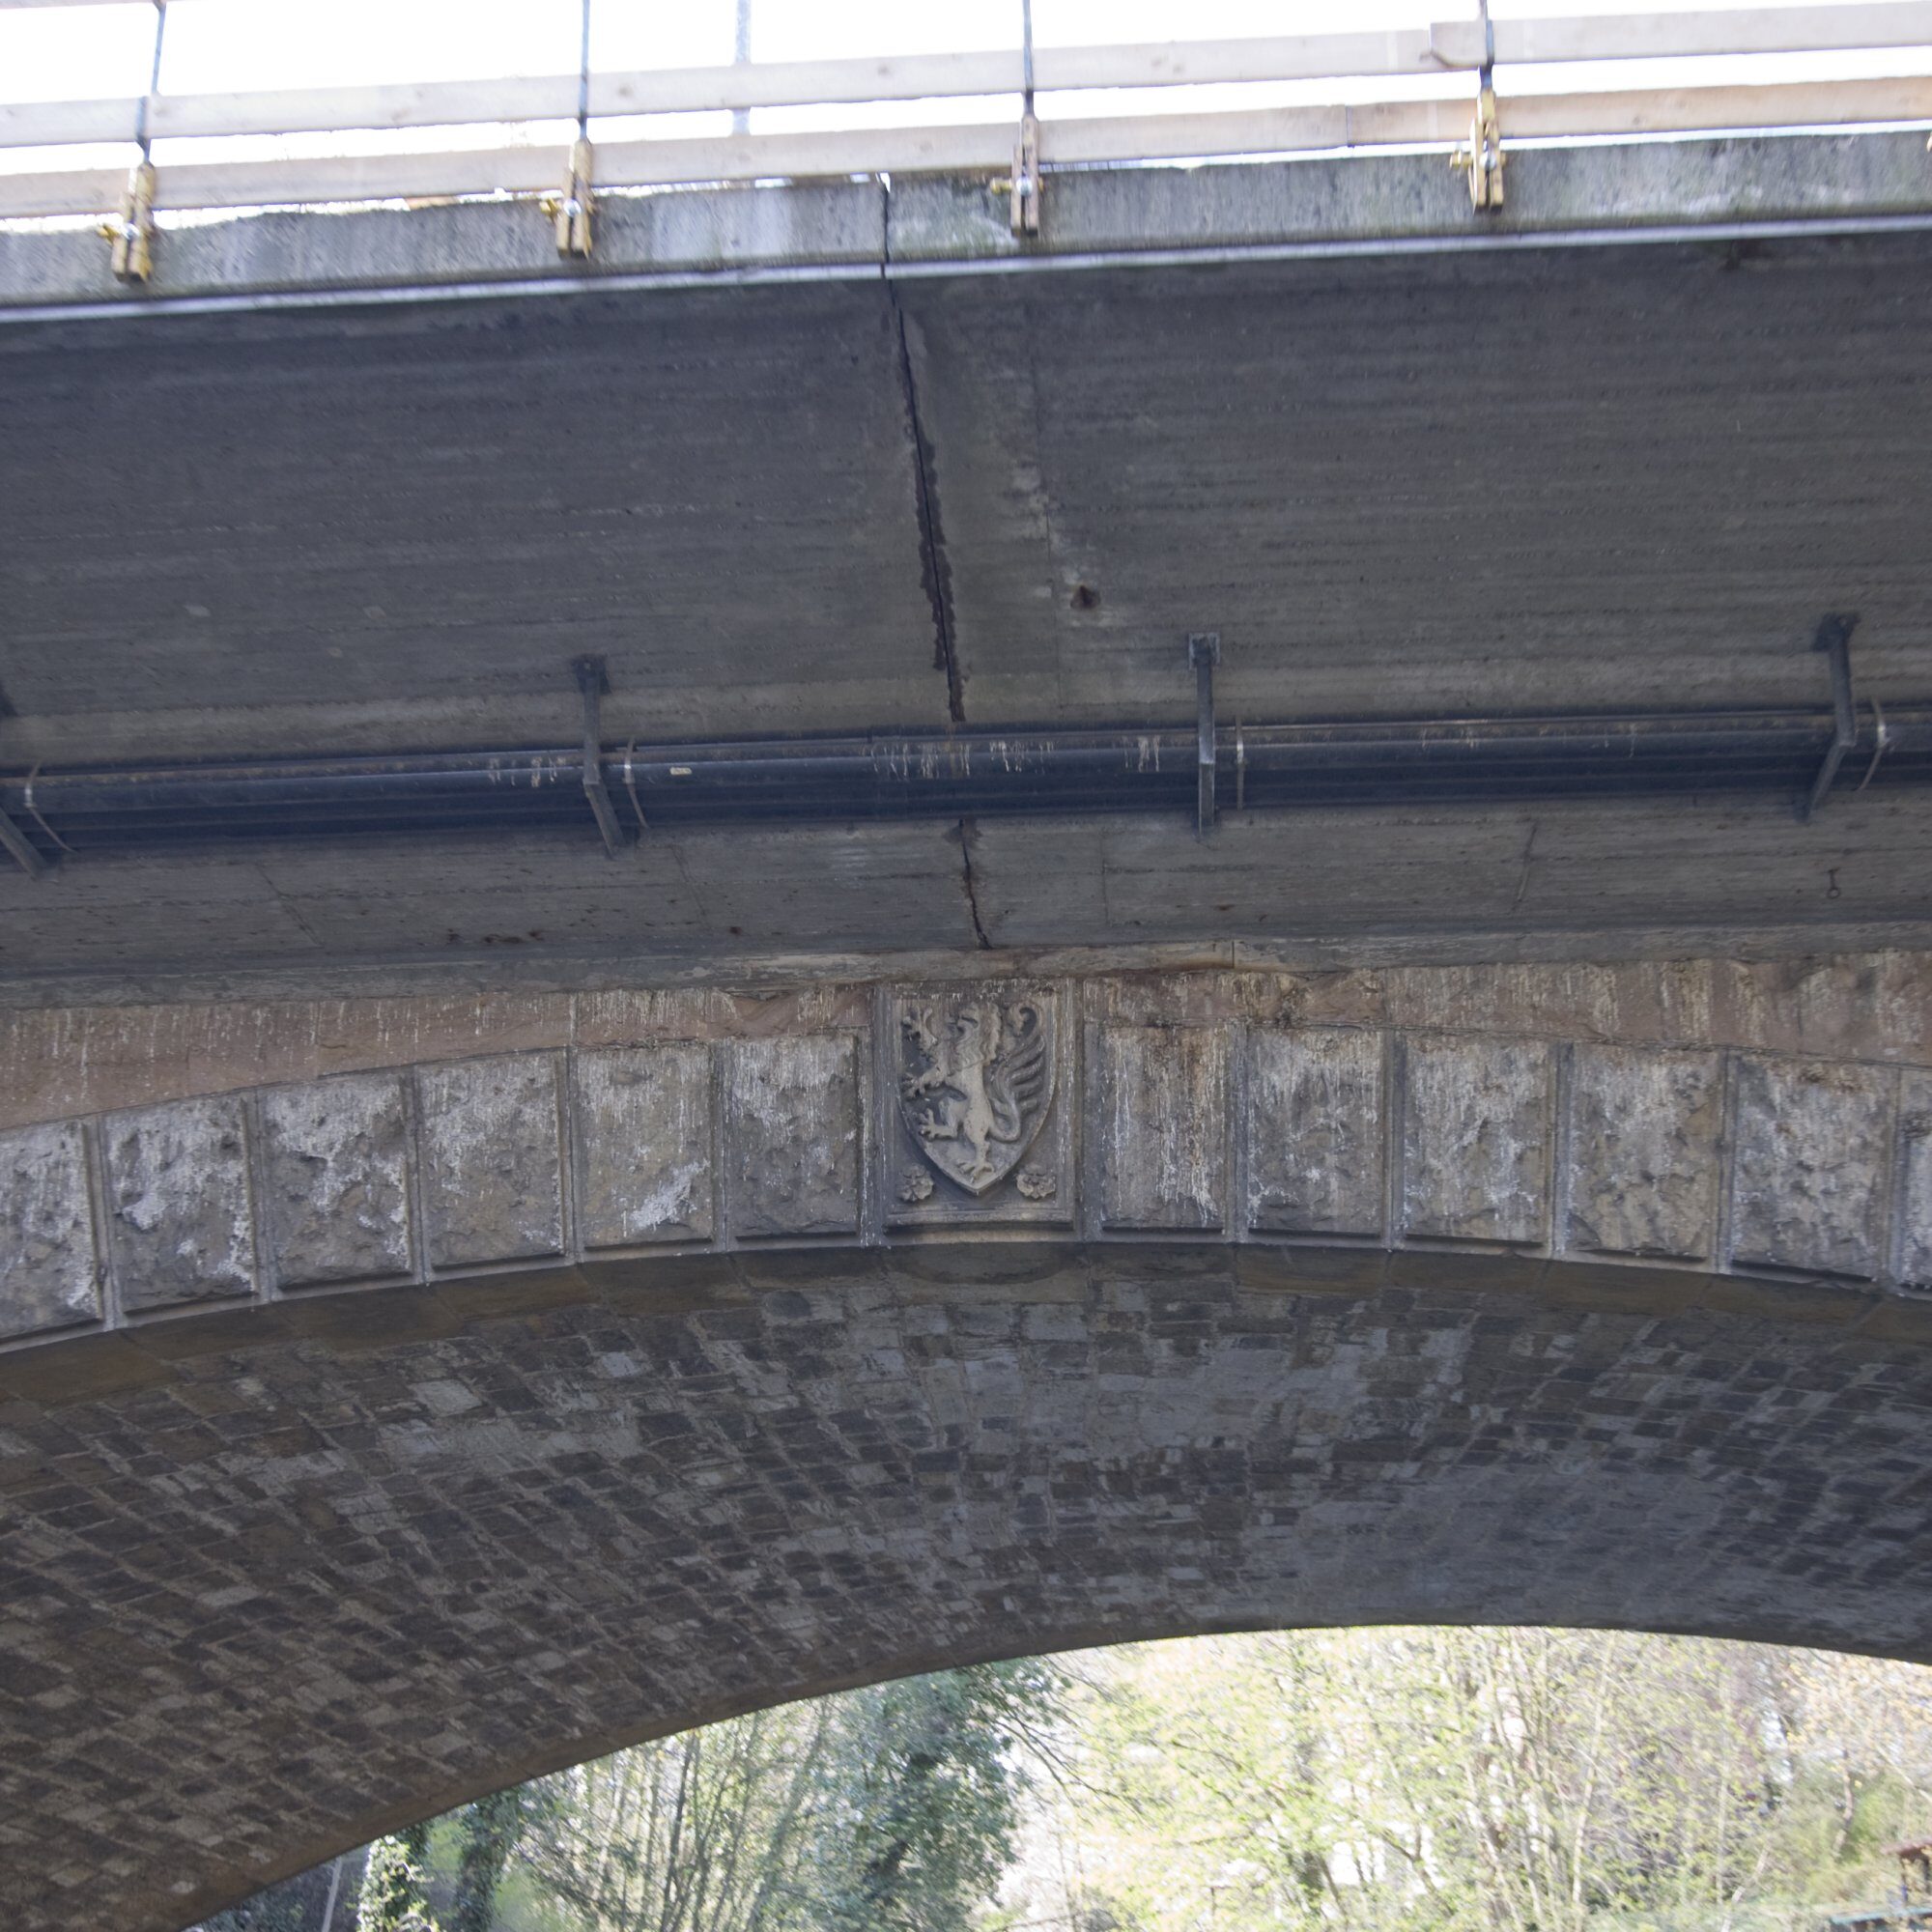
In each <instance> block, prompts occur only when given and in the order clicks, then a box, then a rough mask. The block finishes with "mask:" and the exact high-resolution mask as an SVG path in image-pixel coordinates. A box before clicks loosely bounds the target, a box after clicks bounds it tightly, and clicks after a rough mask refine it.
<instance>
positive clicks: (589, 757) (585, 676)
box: [570, 658, 631, 859]
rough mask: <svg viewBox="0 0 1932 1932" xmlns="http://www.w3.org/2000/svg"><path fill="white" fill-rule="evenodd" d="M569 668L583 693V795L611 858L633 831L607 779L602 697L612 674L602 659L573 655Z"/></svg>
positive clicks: (608, 688)
mask: <svg viewBox="0 0 1932 1932" xmlns="http://www.w3.org/2000/svg"><path fill="white" fill-rule="evenodd" d="M570 668H571V669H572V670H573V671H575V672H576V673H577V688H578V690H579V691H580V692H581V693H582V696H583V796H584V797H585V798H586V799H588V800H589V802H590V810H591V812H592V814H593V815H594V816H595V818H596V820H597V830H598V831H599V832H600V833H602V834H603V836H604V849H605V851H607V852H608V853H609V854H610V855H611V858H613V859H614V858H615V857H616V856H617V854H618V853H619V852H620V851H621V850H622V849H623V848H624V847H625V846H626V845H628V844H629V843H630V842H631V836H630V834H629V833H628V832H627V831H626V830H625V829H624V826H623V823H622V822H621V821H620V820H619V818H618V816H617V809H616V807H615V806H614V805H612V804H611V791H610V787H609V786H608V785H606V784H605V782H604V741H603V731H602V710H603V705H602V699H603V697H604V694H605V693H606V692H608V691H609V690H610V689H611V678H610V673H609V672H608V671H607V670H606V669H605V667H604V660H603V659H602V658H572V659H571V661H570Z"/></svg>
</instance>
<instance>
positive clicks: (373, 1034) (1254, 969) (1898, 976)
mask: <svg viewBox="0 0 1932 1932" xmlns="http://www.w3.org/2000/svg"><path fill="white" fill-rule="evenodd" d="M1208 951H1209V956H1210V959H1211V957H1212V950H1208ZM833 963H836V964H839V965H842V966H844V967H845V968H846V969H847V970H848V971H849V972H850V973H852V974H854V975H856V976H857V977H856V978H846V977H840V976H839V975H838V974H837V973H834V972H831V971H827V970H825V967H826V962H819V964H820V967H821V972H822V974H823V977H820V978H817V979H814V980H806V981H804V982H802V983H800V982H797V981H796V980H794V981H793V982H792V983H786V982H785V980H783V979H782V978H780V979H778V980H774V978H773V977H772V975H771V974H770V973H767V974H765V975H761V976H754V977H752V978H749V979H747V980H730V979H725V978H724V977H723V975H722V974H721V975H719V976H717V980H714V981H713V982H707V983H698V984H688V985H670V986H639V985H618V986H612V987H609V988H607V989H604V990H601V991H594V992H582V993H574V994H561V993H546V994H528V993H519V992H514V991H469V992H464V993H460V994H458V993H440V994H433V995H424V996H421V997H417V998H382V999H378V998H363V999H356V998H342V997H331V998H327V999H317V1000H289V1001H258V1000H234V999H230V1000H221V1001H209V1002H198V1003H185V1002H171V1003H168V1004H165V1005H145V1006H122V1005H113V1006H48V1007H39V1008H25V1007H11V1008H10V1007H5V1006H0V1128H6V1127H14V1126H24V1125H29V1124H33V1123H35V1122H52V1121H59V1120H62V1119H64V1118H66V1117H68V1116H71V1115H81V1114H97V1113H115V1112H120V1111H125V1110H127V1109H129V1108H135V1107H142V1106H147V1105H149V1104H151V1103H153V1102H155V1101H157V1100H174V1099H186V1098H191V1097H194V1096H196V1095H201V1094H223V1093H228V1092H231V1091H234V1090H238V1089H241V1088H244V1087H249V1086H253V1085H257V1084H261V1083H269V1084H272V1085H283V1084H298V1083H302V1082H307V1081H315V1080H321V1079H323V1078H324V1077H326V1076H327V1075H331V1074H339V1073H351V1072H358V1071H364V1070H368V1069H372V1068H380V1067H392V1066H405V1065H414V1064H418V1063H429V1062H440V1061H454V1060H473V1059H478V1058H481V1057H484V1056H486V1055H491V1054H499V1053H516V1052H521V1051H526V1050H530V1049H536V1048H549V1049H563V1048H571V1049H574V1050H575V1051H576V1053H577V1055H578V1059H579V1063H580V1069H582V1066H583V1065H595V1064H597V1063H596V1061H595V1059H594V1054H595V1050H596V1049H599V1048H605V1047H631V1046H638V1045H642V1044H646V1043H648V1044H652V1045H659V1046H662V1045H663V1044H665V1043H667V1042H674V1041H680V1040H717V1039H741V1038H743V1039H755V1038H765V1037H772V1036H774V1035H778V1034H794V1033H796V1034H822V1033H827V1032H831V1033H840V1032H846V1033H850V1032H856V1031H859V1030H861V1029H862V1028H865V1027H867V1026H870V1025H871V1024H873V1023H874V1022H873V1016H872V1000H873V992H872V989H871V988H869V987H868V986H867V984H865V983H864V980H865V979H867V978H868V977H869V976H870V975H871V974H876V973H877V972H878V971H879V962H877V961H872V962H859V961H851V960H846V961H840V962H833ZM1012 966H1013V962H1012V961H1011V959H1010V958H1003V957H1001V956H999V955H993V954H971V953H969V954H966V955H964V956H961V955H957V954H950V955H949V954H926V955H923V956H922V957H921V958H920V959H919V960H918V961H917V975H916V977H915V978H914V979H913V980H911V981H910V983H913V984H923V985H934V984H941V985H947V986H958V987H973V986H979V985H983V984H986V983H989V982H991V983H999V982H1001V981H1003V980H1007V979H1008V978H1009V975H1010V974H1011V972H1012ZM793 970H794V973H795V971H796V967H794V969H793ZM1038 970H1040V971H1041V972H1043V973H1044V974H1045V975H1046V976H1047V977H1049V978H1053V977H1065V975H1068V974H1078V975H1080V976H1082V977H1083V978H1084V980H1085V981H1086V982H1087V984H1088V986H1089V988H1090V991H1089V993H1088V994H1087V996H1086V997H1088V998H1089V999H1090V1000H1091V1001H1093V1002H1094V1010H1095V1011H1097V1012H1098V1013H1099V1014H1101V1015H1103V1016H1105V1017H1107V1018H1111V1019H1116V1020H1118V1021H1120V1022H1122V1023H1123V1024H1130V1025H1141V1026H1157V1025H1163V1024H1165V1025H1174V1024H1188V1025H1194V1026H1207V1025H1223V1024H1227V1023H1230V1022H1234V1021H1240V1022H1244V1023H1246V1024H1248V1025H1250V1026H1254V1027H1263V1028H1267V1029H1276V1028H1294V1027H1311V1028H1332V1029H1345V1030H1346V1029H1382V1028H1390V1027H1394V1028H1407V1029H1414V1030H1420V1031H1431V1032H1448V1033H1456V1034H1464V1035H1501V1036H1505V1037H1547V1038H1570V1039H1577V1040H1582V1041H1592V1042H1597V1043H1600V1044H1605V1045H1612V1046H1614V1045H1626V1046H1651V1047H1663V1048H1686V1049H1697V1048H1704V1047H1736V1048H1739V1049H1742V1050H1745V1051H1748V1052H1756V1053H1765V1054H1773V1055H1780V1056H1783V1055H1795V1056H1799V1057H1801V1058H1808V1059H1816V1060H1841V1061H1860V1062H1871V1063H1875V1064H1882V1065H1900V1066H1916V1067H1924V1068H1932V955H1928V954H1926V953H1924V952H1906V951H1891V952H1868V953H1861V952H1825V953H1818V954H1814V955H1812V956H1810V957H1805V958H1796V959H1785V958H1769V959H1738V958H1719V957H1712V956H1709V955H1699V954H1679V955H1677V956H1674V957H1670V958H1664V959H1644V958H1634V959H1615V958H1600V959H1591V960H1582V961H1577V962H1576V963H1571V964H1550V963H1544V962H1537V961H1523V960H1506V961H1500V962H1495V961H1492V962H1488V963H1485V964H1482V965H1467V966H1463V965H1450V966H1444V965H1393V966H1375V967H1372V966H1365V965H1358V966H1353V967H1341V968H1333V969H1326V970H1324V969H1319V968H1315V969H1307V970H1302V971H1295V972H1284V971H1280V970H1276V969H1271V968H1269V967H1267V966H1265V965H1264V963H1262V962H1261V961H1259V960H1255V961H1251V962H1250V963H1248V964H1246V965H1245V966H1243V965H1240V964H1238V963H1223V964H1222V965H1220V966H1219V968H1218V969H1216V968H1215V967H1213V966H1211V965H1209V964H1207V963H1205V962H1203V961H1202V960H1200V959H1198V958H1197V959H1195V960H1194V961H1192V962H1185V961H1180V960H1176V959H1174V958H1172V957H1166V958H1164V957H1163V955H1162V953H1161V952H1160V951H1159V950H1157V949H1145V948H1143V949H1136V950H1122V951H1121V952H1115V953H1112V954H1108V953H1104V952H1093V953H1088V952H1080V953H1067V954H1065V955H1059V956H1049V957H1048V959H1047V960H1046V961H1045V962H1044V963H1043V965H1042V966H1041V967H1040V968H1039V969H1038ZM887 983H892V982H890V981H888V982H887ZM1329 1037H1330V1038H1331V1039H1334V1040H1337V1041H1341V1040H1346V1038H1347V1037H1348V1035H1347V1033H1346V1032H1343V1033H1338V1034H1335V1035H1331V1036H1329ZM1335 1050H1337V1051H1340V1050H1342V1049H1341V1047H1340V1046H1339V1045H1337V1046H1336V1048H1335ZM1671 1064H1672V1063H1671V1062H1670V1061H1669V1060H1668V1058H1667V1056H1666V1057H1665V1058H1664V1059H1663V1061H1662V1065H1671ZM580 1077H582V1073H581V1072H580ZM1067 1078H1068V1084H1069V1085H1070V1076H1067ZM1329 1091H1330V1090H1327V1089H1321V1090H1313V1089H1311V1090H1309V1093H1310V1104H1314V1101H1315V1099H1317V1098H1322V1097H1324V1096H1325V1095H1326V1094H1327V1093H1328V1092H1329ZM1255 1092H1256V1094H1257V1095H1259V1094H1262V1093H1263V1092H1264V1089H1262V1088H1261V1087H1257V1088H1256V1090H1255ZM1348 1094H1349V1096H1350V1097H1349V1112H1350V1115H1351V1116H1352V1115H1354V1114H1355V1113H1356V1109H1357V1107H1358V1106H1366V1104H1367V1097H1366V1092H1365V1089H1364V1088H1363V1086H1362V1085H1361V1083H1359V1082H1357V1083H1355V1084H1354V1085H1353V1086H1351V1087H1350V1089H1348ZM1917 1104H1918V1111H1919V1112H1921V1113H1924V1112H1925V1111H1926V1110H1927V1108H1928V1107H1932V1096H1927V1097H1926V1098H1924V1099H1921V1100H1920V1101H1919V1102H1918V1103H1917ZM592 1111H594V1108H593V1110H592ZM1617 1112H1618V1114H1619V1116H1620V1117H1621V1118H1622V1119H1623V1121H1624V1122H1625V1123H1626V1129H1628V1128H1629V1127H1630V1126H1631V1125H1633V1124H1634V1122H1636V1120H1637V1118H1638V1116H1639V1114H1640V1113H1641V1112H1642V1109H1641V1107H1640V1104H1639V1098H1638V1096H1637V1095H1635V1094H1633V1093H1631V1092H1629V1091H1628V1090H1626V1093H1625V1096H1624V1098H1623V1099H1622V1100H1621V1101H1620V1102H1619V1104H1618V1108H1617ZM1927 1117H1928V1118H1932V1114H1928V1116H1927ZM684 1131H685V1130H684V1127H683V1125H682V1124H671V1123H668V1124H667V1126H666V1129H665V1133H666V1138H668V1139H671V1140H681V1139H682V1138H683V1136H684ZM1255 1134H1256V1138H1257V1142H1258V1143H1259V1141H1260V1139H1261V1138H1262V1127H1261V1124H1260V1122H1257V1125H1256V1128H1255ZM1661 1171H1662V1170H1660V1172H1661Z"/></svg>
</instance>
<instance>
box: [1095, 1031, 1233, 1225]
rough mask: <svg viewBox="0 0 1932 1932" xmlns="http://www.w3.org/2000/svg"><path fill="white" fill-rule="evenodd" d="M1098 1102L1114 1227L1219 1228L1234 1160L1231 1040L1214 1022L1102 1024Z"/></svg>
mask: <svg viewBox="0 0 1932 1932" xmlns="http://www.w3.org/2000/svg"><path fill="white" fill-rule="evenodd" d="M1098 1048H1099V1050H1098V1053H1097V1055H1096V1065H1095V1073H1096V1075H1097V1077H1098V1082H1099V1091H1098V1094H1097V1095H1096V1102H1095V1106H1094V1131H1095V1133H1096V1134H1097V1136H1098V1139H1099V1170H1100V1211H1101V1214H1102V1216H1103V1217H1104V1219H1105V1223H1106V1225H1107V1226H1108V1227H1109V1228H1218V1227H1220V1226H1221V1224H1222V1219H1223V1215H1224V1213H1225V1208H1224V1203H1225V1201H1226V1199H1227V1179H1228V1176H1227V1168H1228V1041H1227V1036H1226V1034H1225V1033H1223V1032H1222V1031H1221V1030H1220V1029H1218V1028H1211V1029H1210V1028H1207V1027H1137V1026H1106V1027H1102V1028H1100V1030H1099V1042H1098Z"/></svg>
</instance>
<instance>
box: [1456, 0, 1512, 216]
mask: <svg viewBox="0 0 1932 1932" xmlns="http://www.w3.org/2000/svg"><path fill="white" fill-rule="evenodd" d="M1477 4H1478V6H1479V8H1480V9H1481V17H1482V27H1483V64H1482V66H1481V67H1480V68H1478V69H1477V71H1476V115H1475V119H1474V120H1473V121H1471V122H1470V124H1469V145H1468V146H1467V147H1466V148H1458V149H1457V150H1456V152H1455V153H1454V154H1453V155H1451V156H1449V165H1450V166H1451V167H1453V168H1455V169H1457V170H1458V171H1459V172H1460V173H1463V174H1465V175H1467V176H1468V178H1469V205H1470V207H1472V208H1478V209H1483V210H1486V211H1494V210H1496V209H1499V208H1500V207H1501V206H1502V205H1503V159H1504V156H1503V136H1502V128H1501V125H1500V123H1499V122H1498V120H1497V118H1496V82H1495V66H1496V29H1495V23H1494V21H1492V19H1491V18H1490V0H1477Z"/></svg>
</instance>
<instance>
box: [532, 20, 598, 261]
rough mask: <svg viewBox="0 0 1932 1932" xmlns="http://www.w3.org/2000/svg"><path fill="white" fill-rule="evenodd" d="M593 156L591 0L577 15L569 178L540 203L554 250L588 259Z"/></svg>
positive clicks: (593, 208) (593, 198)
mask: <svg viewBox="0 0 1932 1932" xmlns="http://www.w3.org/2000/svg"><path fill="white" fill-rule="evenodd" d="M596 174H597V165H596V158H595V156H593V154H592V152H591V148H590V0H583V6H582V12H581V13H580V15H579V36H578V53H577V139H576V140H575V141H573V142H572V143H571V148H570V179H569V181H568V182H567V183H566V184H565V185H564V189H563V192H562V193H561V194H547V195H545V196H544V198H543V200H542V202H541V203H540V204H539V206H540V207H541V208H542V209H543V212H544V213H546V214H547V215H549V216H550V218H551V223H552V225H553V227H554V229H555V231H556V252H557V253H558V254H559V255H562V256H565V257H566V258H573V259H575V260H577V261H587V260H588V259H589V257H590V249H591V244H592V236H591V221H592V218H593V216H594V215H595V214H596V212H597V197H596V195H595V194H594V193H593V192H592V190H591V186H590V184H591V183H592V181H594V180H595V179H596Z"/></svg>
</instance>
